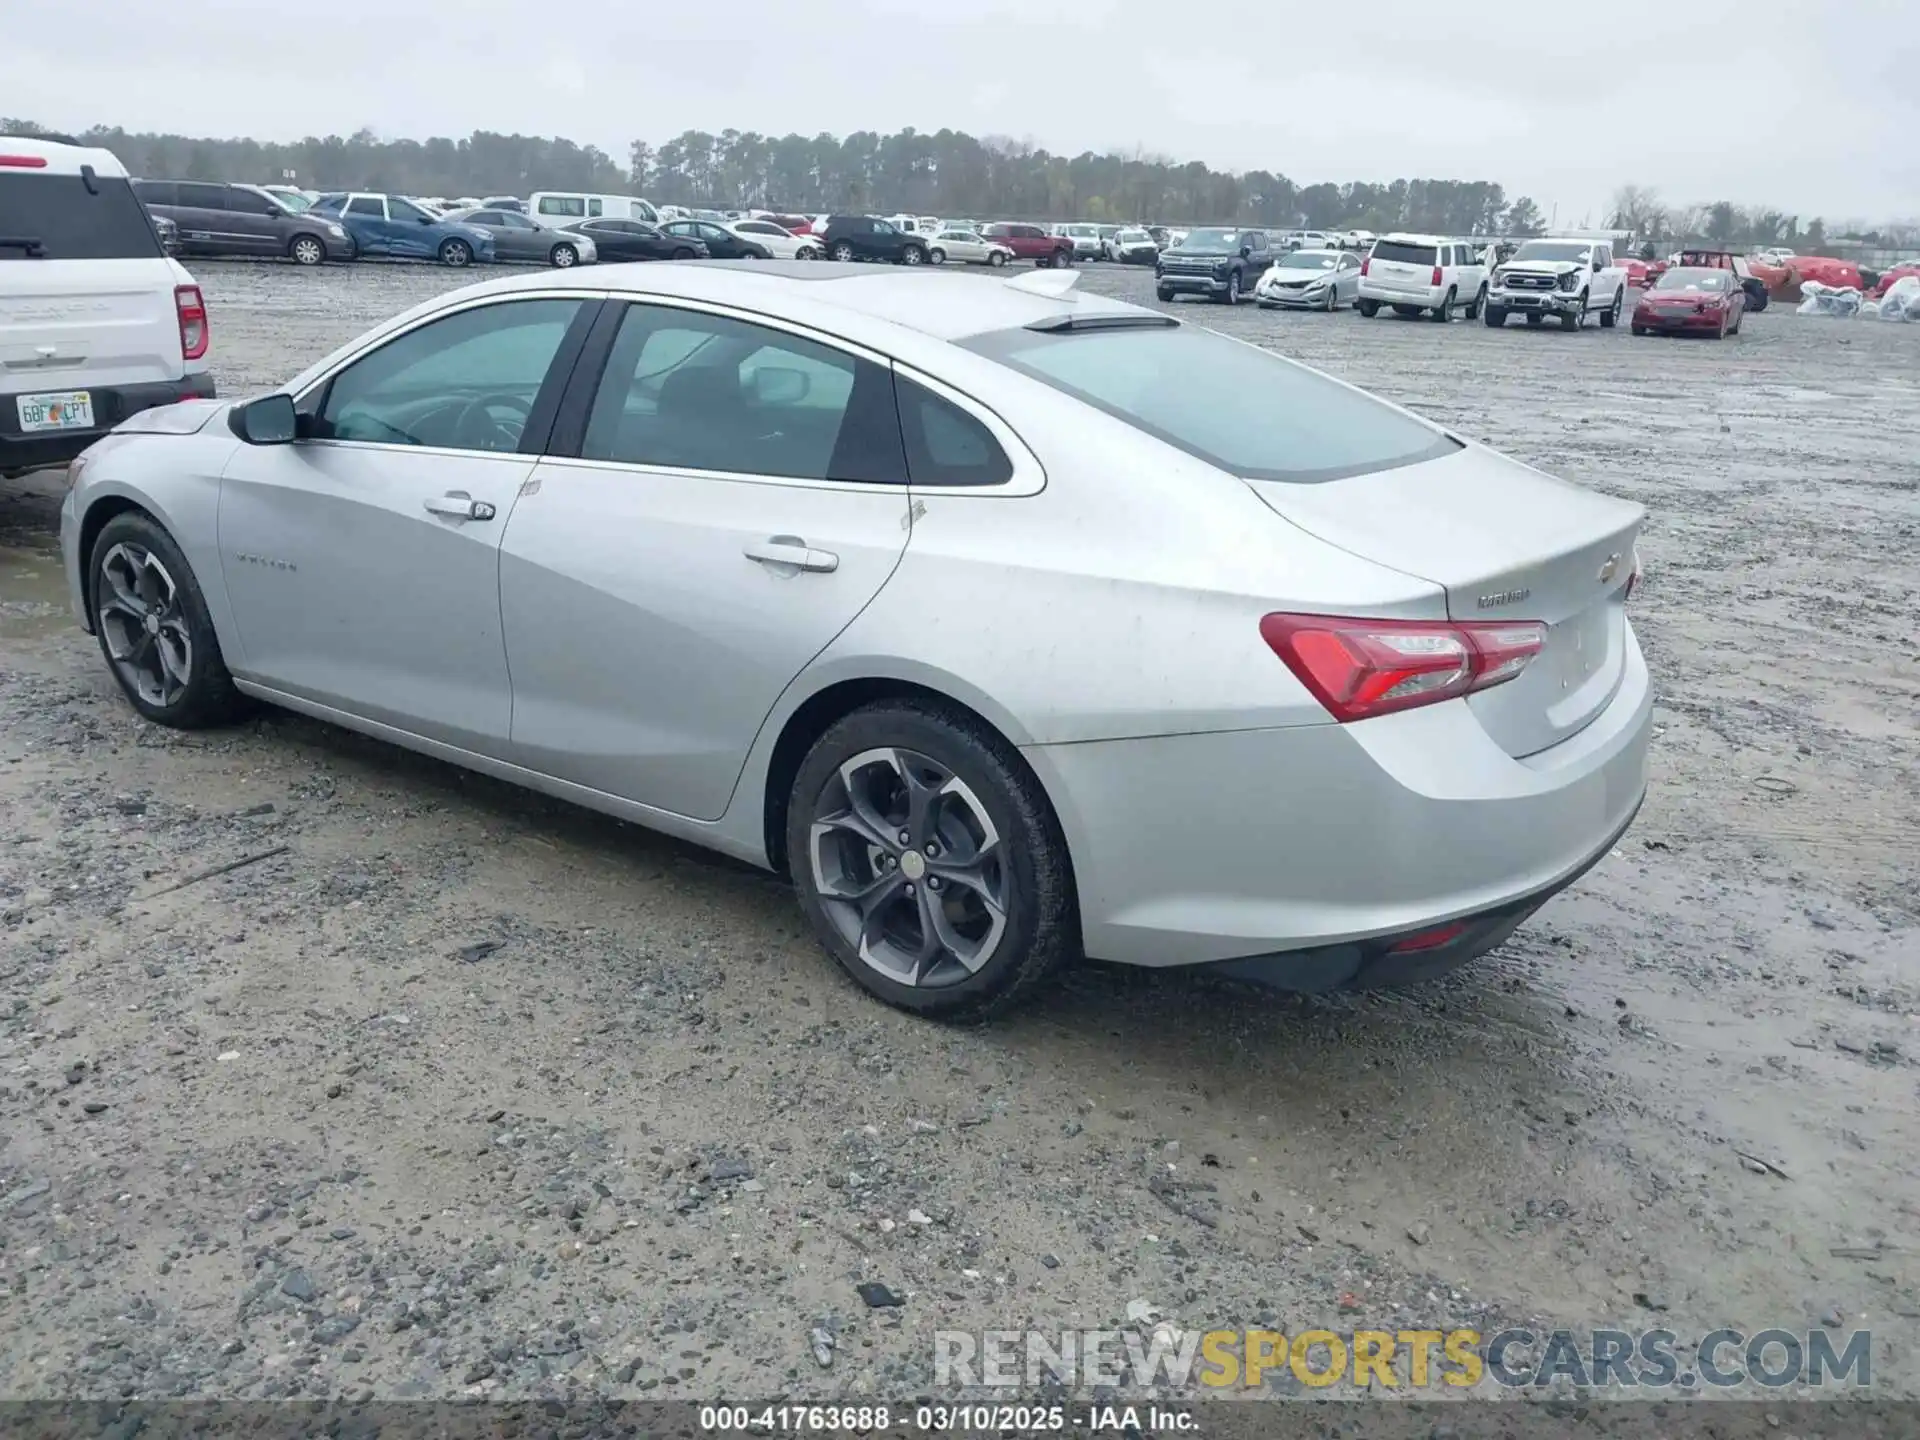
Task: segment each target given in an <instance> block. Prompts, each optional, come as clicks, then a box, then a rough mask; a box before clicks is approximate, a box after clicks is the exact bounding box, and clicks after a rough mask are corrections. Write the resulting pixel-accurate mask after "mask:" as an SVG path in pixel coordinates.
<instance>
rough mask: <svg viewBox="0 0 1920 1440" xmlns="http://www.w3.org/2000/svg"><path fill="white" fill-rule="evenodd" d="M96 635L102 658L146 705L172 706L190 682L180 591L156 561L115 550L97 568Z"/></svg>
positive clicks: (129, 549) (140, 552) (189, 641)
mask: <svg viewBox="0 0 1920 1440" xmlns="http://www.w3.org/2000/svg"><path fill="white" fill-rule="evenodd" d="M100 581H101V585H102V587H103V593H102V594H101V596H100V600H99V618H100V630H101V634H102V636H103V638H104V639H105V640H106V642H107V654H108V655H109V656H110V657H111V658H112V660H113V663H114V665H115V667H116V668H117V669H119V671H120V672H121V676H122V678H123V679H124V680H125V681H126V683H127V684H128V685H129V686H130V687H131V688H132V689H133V691H134V692H135V693H136V694H137V695H139V696H140V698H141V699H142V700H145V701H146V702H147V703H148V704H149V705H156V706H160V707H162V708H164V707H166V706H169V705H172V704H174V703H175V702H177V701H178V700H179V699H180V697H181V696H182V695H184V694H185V693H186V691H187V687H188V686H189V685H190V684H192V681H193V637H192V632H191V631H190V630H189V628H188V625H187V619H186V616H185V614H184V613H183V612H182V610H181V608H180V587H179V586H178V585H176V584H175V583H174V579H173V576H171V575H169V574H168V573H167V569H166V566H164V565H163V564H161V563H160V560H159V558H158V557H157V556H155V555H153V554H152V553H151V552H149V551H147V550H144V549H142V548H141V547H140V546H138V545H134V544H130V543H129V544H121V545H116V546H114V547H113V549H111V550H109V551H108V552H107V554H106V558H105V559H103V560H102V561H101V562H100Z"/></svg>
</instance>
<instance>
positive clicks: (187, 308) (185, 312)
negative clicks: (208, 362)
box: [173, 285, 210, 360]
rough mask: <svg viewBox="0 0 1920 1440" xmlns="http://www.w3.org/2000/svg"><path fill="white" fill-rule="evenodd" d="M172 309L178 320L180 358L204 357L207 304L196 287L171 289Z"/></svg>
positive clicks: (182, 286) (183, 286)
mask: <svg viewBox="0 0 1920 1440" xmlns="http://www.w3.org/2000/svg"><path fill="white" fill-rule="evenodd" d="M173 309H174V313H175V314H176V315H177V316H179V319H180V358H181V359H182V360H200V359H204V358H205V357H206V353H207V342H208V340H209V338H210V337H209V335H208V333H207V302H206V300H205V299H204V298H203V297H202V296H201V294H200V287H199V286H198V285H176V286H174V287H173Z"/></svg>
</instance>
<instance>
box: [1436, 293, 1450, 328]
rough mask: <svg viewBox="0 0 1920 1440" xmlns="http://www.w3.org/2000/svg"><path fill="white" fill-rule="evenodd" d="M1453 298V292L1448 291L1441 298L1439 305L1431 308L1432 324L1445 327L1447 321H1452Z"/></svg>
mask: <svg viewBox="0 0 1920 1440" xmlns="http://www.w3.org/2000/svg"><path fill="white" fill-rule="evenodd" d="M1453 298H1454V294H1453V291H1451V290H1449V291H1447V293H1446V295H1445V296H1443V297H1442V298H1441V301H1440V303H1439V304H1438V305H1436V306H1434V307H1433V323H1434V324H1436V325H1445V324H1446V323H1447V322H1448V321H1449V320H1451V319H1453Z"/></svg>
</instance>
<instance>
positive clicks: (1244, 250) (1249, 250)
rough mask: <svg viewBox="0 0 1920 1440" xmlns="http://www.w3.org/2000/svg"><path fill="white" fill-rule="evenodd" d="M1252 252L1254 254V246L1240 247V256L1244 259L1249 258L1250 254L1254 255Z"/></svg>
mask: <svg viewBox="0 0 1920 1440" xmlns="http://www.w3.org/2000/svg"><path fill="white" fill-rule="evenodd" d="M1252 254H1253V246H1251V245H1242V246H1241V247H1240V258H1241V259H1242V260H1245V259H1248V258H1249V257H1250V256H1252Z"/></svg>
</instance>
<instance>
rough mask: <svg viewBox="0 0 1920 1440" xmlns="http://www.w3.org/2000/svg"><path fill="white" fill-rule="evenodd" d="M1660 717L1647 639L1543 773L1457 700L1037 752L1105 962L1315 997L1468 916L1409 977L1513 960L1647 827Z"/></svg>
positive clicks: (1544, 757)
mask: <svg viewBox="0 0 1920 1440" xmlns="http://www.w3.org/2000/svg"><path fill="white" fill-rule="evenodd" d="M1652 708H1653V692H1652V687H1651V685H1650V683H1649V681H1648V676H1647V667H1646V661H1645V659H1644V658H1643V657H1642V655H1641V653H1640V648H1639V645H1638V643H1637V642H1636V641H1635V640H1634V639H1633V637H1632V633H1631V631H1629V632H1628V636H1627V645H1626V656H1625V664H1624V669H1623V672H1622V676H1621V681H1620V685H1619V688H1618V689H1617V690H1616V692H1615V694H1614V697H1613V699H1612V701H1611V702H1609V704H1608V705H1607V707H1606V708H1605V709H1604V710H1602V711H1601V712H1600V714H1599V715H1598V716H1596V717H1595V718H1594V720H1593V721H1592V722H1591V723H1590V724H1588V725H1587V726H1586V727H1585V728H1584V729H1582V730H1581V731H1580V732H1579V733H1578V734H1576V735H1574V736H1572V737H1570V738H1569V739H1567V740H1565V741H1562V742H1561V743H1560V744H1559V745H1556V746H1554V747H1552V748H1551V749H1549V750H1546V751H1543V752H1541V753H1540V754H1538V755H1534V756H1530V757H1528V758H1526V759H1520V760H1516V759H1514V758H1513V757H1511V756H1510V755H1508V754H1507V753H1506V752H1505V751H1503V750H1501V749H1500V748H1499V747H1498V746H1496V745H1495V744H1494V743H1493V741H1492V740H1491V739H1490V738H1489V737H1488V735H1487V733H1486V731H1485V730H1484V729H1483V728H1482V727H1481V725H1480V723H1479V721H1478V720H1477V719H1475V717H1474V714H1473V711H1472V710H1471V709H1470V708H1469V707H1468V706H1467V705H1465V704H1462V703H1452V702H1450V703H1446V704H1441V705H1433V706H1428V707H1425V708H1423V709H1419V710H1410V711H1405V712H1402V713H1400V714H1397V715H1389V716H1383V717H1380V718H1378V719H1375V720H1369V721H1364V722H1361V723H1360V724H1356V725H1335V724H1331V723H1329V724H1325V725H1304V726H1296V727H1292V728H1285V729H1262V730H1241V731H1226V732H1217V733H1212V734H1203V735H1175V736H1162V737H1155V738H1148V739H1139V740H1118V741H1100V742H1092V743H1085V744H1074V745H1041V746H1032V747H1029V748H1028V749H1027V750H1026V752H1025V753H1026V754H1027V755H1028V757H1029V759H1030V760H1031V762H1032V764H1033V766H1034V769H1035V771H1036V772H1037V773H1038V774H1039V775H1040V777H1041V779H1042V781H1043V783H1045V784H1046V786H1047V789H1048V793H1049V794H1050V795H1051V796H1052V797H1053V799H1054V802H1055V807H1056V809H1057V811H1058V813H1059V814H1060V817H1061V824H1062V827H1063V828H1064V830H1065V831H1066V834H1067V840H1068V844H1069V847H1070V850H1071V853H1072V857H1073V865H1074V873H1075V879H1076V883H1077V885H1078V889H1079V895H1080V909H1081V927H1082V934H1083V939H1084V942H1085V946H1086V951H1087V953H1088V954H1089V955H1092V956H1094V957H1096V958H1098V959H1103V960H1113V961H1120V962H1125V963H1129V964H1136V965H1154V966H1164V965H1197V964H1206V963H1209V962H1216V961H1225V960H1235V961H1249V962H1255V963H1254V964H1252V965H1251V966H1250V967H1249V968H1251V969H1253V970H1256V971H1259V972H1261V973H1262V974H1263V975H1264V976H1265V977H1266V978H1270V979H1271V978H1274V977H1276V976H1277V977H1279V978H1280V979H1281V980H1284V979H1285V977H1286V975H1287V973H1288V970H1289V967H1297V969H1298V970H1299V978H1300V980H1301V981H1302V983H1307V982H1310V981H1312V980H1313V977H1314V976H1315V975H1318V974H1320V973H1322V972H1324V971H1327V970H1328V969H1329V967H1331V968H1332V969H1333V970H1338V969H1339V968H1340V967H1341V966H1346V967H1347V973H1348V977H1349V978H1351V975H1352V974H1354V973H1357V972H1358V971H1360V970H1361V969H1363V968H1367V967H1371V966H1377V965H1379V964H1380V963H1381V961H1382V960H1383V958H1384V957H1386V956H1387V955H1388V953H1389V952H1390V950H1391V946H1392V945H1393V944H1394V943H1395V942H1396V941H1402V940H1404V939H1405V938H1407V937H1409V936H1417V935H1421V934H1423V933H1424V932H1426V931H1429V930H1431V929H1432V928H1433V927H1436V926H1445V925H1450V924H1451V923H1453V922H1456V921H1461V922H1465V928H1464V929H1463V930H1462V932H1461V933H1460V934H1459V935H1457V936H1452V937H1449V938H1448V939H1447V941H1446V943H1445V944H1443V945H1440V946H1438V947H1436V948H1435V949H1433V950H1431V951H1421V952H1402V953H1401V954H1400V955H1399V956H1398V957H1397V959H1396V964H1398V965H1400V966H1401V967H1402V968H1404V967H1406V966H1410V965H1416V964H1432V965H1437V964H1439V963H1440V962H1442V961H1443V960H1444V961H1445V962H1447V963H1448V964H1458V963H1460V962H1461V961H1462V960H1465V959H1468V958H1471V957H1472V956H1473V955H1475V954H1478V953H1480V952H1481V951H1482V950H1485V949H1487V948H1490V947H1491V946H1492V945H1495V944H1498V943H1499V941H1500V940H1501V939H1503V938H1505V931H1503V930H1502V929H1501V927H1502V926H1503V925H1505V926H1506V930H1511V928H1512V925H1514V924H1518V923H1519V921H1520V920H1521V919H1523V918H1524V917H1525V915H1526V914H1529V913H1531V910H1532V909H1533V908H1537V906H1538V905H1539V904H1540V903H1542V902H1543V901H1544V900H1545V899H1546V898H1547V897H1548V896H1550V895H1551V894H1552V893H1553V892H1554V891H1555V890H1557V889H1559V888H1561V887H1563V886H1565V885H1567V884H1569V883H1571V882H1572V880H1573V879H1575V878H1576V877H1577V876H1579V875H1580V874H1581V873H1582V872H1583V871H1584V870H1585V869H1586V868H1588V867H1589V866H1591V865H1592V864H1594V863H1595V862H1596V861H1597V860H1598V859H1599V858H1601V857H1603V856H1604V855H1605V854H1606V853H1607V852H1608V851H1609V850H1610V849H1611V847H1612V846H1613V844H1614V842H1615V840H1616V839H1617V838H1618V836H1619V835H1620V833H1621V832H1622V831H1623V830H1624V829H1625V828H1626V826H1627V825H1628V824H1629V823H1630V821H1631V820H1632V818H1633V815H1634V812H1635V810H1636V809H1637V808H1638V806H1639V804H1640V802H1641V799H1642V797H1643V796H1644V794H1645V792H1646V784H1647V741H1648V735H1649V732H1650V729H1651V716H1652ZM1508 921H1511V922H1512V923H1511V924H1508V923H1507V922H1508ZM1336 948H1337V949H1341V950H1343V951H1344V952H1346V953H1343V954H1341V955H1338V956H1334V955H1331V954H1330V953H1319V954H1316V953H1315V952H1330V951H1331V950H1332V949H1336ZM1283 957H1291V958H1283ZM1349 962H1351V963H1349ZM1381 973H1385V972H1381Z"/></svg>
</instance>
